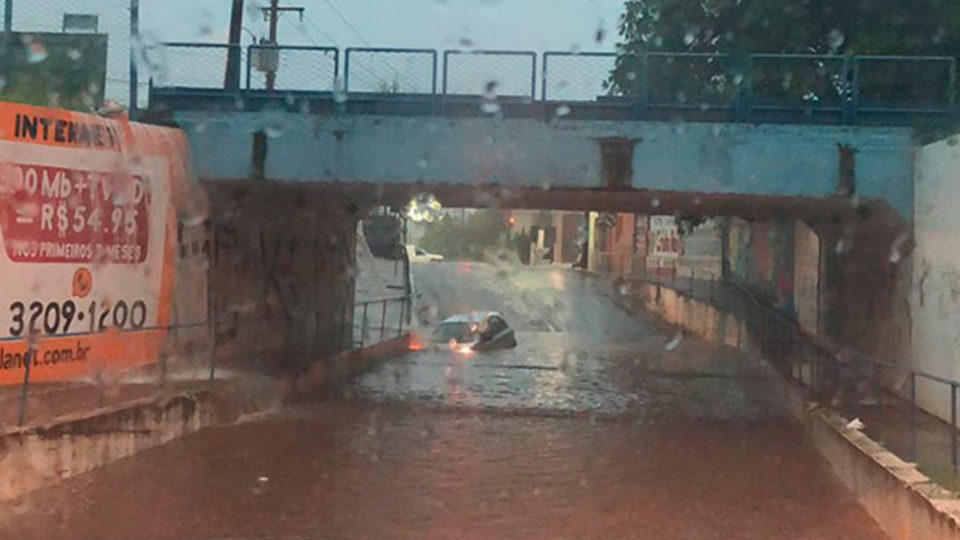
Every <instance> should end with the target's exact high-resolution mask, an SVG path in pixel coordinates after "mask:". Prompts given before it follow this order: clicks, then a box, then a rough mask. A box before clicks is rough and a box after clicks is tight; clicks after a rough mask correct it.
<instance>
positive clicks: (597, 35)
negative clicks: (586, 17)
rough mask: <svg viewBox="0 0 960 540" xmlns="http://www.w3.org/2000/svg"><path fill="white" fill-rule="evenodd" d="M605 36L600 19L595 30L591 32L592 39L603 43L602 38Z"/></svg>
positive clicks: (605, 32)
mask: <svg viewBox="0 0 960 540" xmlns="http://www.w3.org/2000/svg"><path fill="white" fill-rule="evenodd" d="M606 37H607V31H606V29H604V27H603V21H600V25H599V26H598V27H597V30H596V31H595V32H594V33H593V40H594V41H596V42H597V43H603V40H604V38H606Z"/></svg>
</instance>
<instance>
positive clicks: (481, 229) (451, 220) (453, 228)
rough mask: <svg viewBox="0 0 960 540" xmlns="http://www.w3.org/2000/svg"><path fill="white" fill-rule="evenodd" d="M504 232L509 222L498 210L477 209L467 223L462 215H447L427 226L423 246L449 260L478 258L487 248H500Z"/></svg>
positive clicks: (422, 241) (468, 217) (467, 219)
mask: <svg viewBox="0 0 960 540" xmlns="http://www.w3.org/2000/svg"><path fill="white" fill-rule="evenodd" d="M505 231H506V223H505V220H504V216H503V214H502V213H501V212H500V211H499V210H492V209H482V210H477V211H475V212H472V213H471V214H470V215H468V216H467V218H466V220H465V222H463V221H461V219H460V216H456V217H454V216H451V215H449V214H446V213H444V214H443V215H442V216H441V217H440V219H438V220H436V221H434V222H432V223H428V224H427V225H426V228H425V230H424V233H423V237H422V238H421V239H420V246H421V247H423V249H425V250H427V251H430V252H432V253H438V254H440V255H443V256H444V257H447V258H464V259H479V258H480V257H481V255H482V254H483V250H484V249H487V248H489V247H493V246H496V245H497V243H498V242H499V241H500V239H501V237H502V236H503V233H504V232H505Z"/></svg>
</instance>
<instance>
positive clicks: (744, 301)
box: [629, 271, 960, 488]
mask: <svg viewBox="0 0 960 540" xmlns="http://www.w3.org/2000/svg"><path fill="white" fill-rule="evenodd" d="M704 277H706V276H701V278H700V279H697V278H696V276H694V275H693V274H692V273H691V274H690V276H689V277H686V276H685V277H681V276H678V275H677V272H676V271H674V272H673V273H672V274H671V275H670V276H666V277H664V276H651V275H647V274H645V273H643V274H640V275H633V276H629V279H632V280H636V281H641V282H645V283H648V284H650V285H654V286H659V287H668V288H670V289H672V290H674V291H676V292H677V293H678V294H681V295H684V296H689V297H691V298H696V299H698V300H700V301H706V302H708V303H710V304H712V305H713V306H714V307H716V308H717V309H720V310H723V311H725V312H727V313H728V314H731V315H733V316H735V317H736V318H737V319H739V320H740V321H741V323H742V325H743V327H744V328H745V329H746V330H747V332H749V334H750V338H751V339H752V340H753V342H754V343H755V344H756V345H757V346H758V348H759V349H760V352H761V353H762V354H763V355H764V356H765V357H766V358H767V359H768V360H769V361H770V362H771V364H772V365H773V366H774V367H775V368H776V369H777V370H778V371H779V372H780V373H781V374H783V375H784V376H787V377H789V378H790V379H792V380H794V381H796V382H797V383H799V384H801V385H803V387H804V388H805V389H806V393H807V398H808V399H810V400H812V401H815V402H817V403H819V404H821V405H822V406H825V407H839V408H840V409H841V410H842V411H843V412H845V413H847V415H848V416H850V417H859V418H862V419H864V420H865V423H866V425H867V427H866V428H865V429H867V430H868V432H869V431H870V430H871V429H875V430H877V433H876V434H875V438H882V439H883V440H884V444H885V446H887V448H888V449H889V450H891V451H893V452H894V453H897V454H899V455H900V456H901V457H902V458H904V459H905V460H907V461H910V462H919V465H920V467H921V469H927V472H928V474H933V475H939V478H935V479H936V480H938V481H941V482H943V481H944V480H946V483H949V484H951V486H950V487H953V488H958V487H960V483H958V482H960V477H958V476H957V475H958V472H960V425H958V418H957V416H958V412H957V397H958V396H957V394H958V391H960V390H958V389H960V381H958V380H954V379H949V378H946V377H941V376H939V375H935V374H933V373H929V372H926V371H923V370H919V369H916V368H914V367H912V366H910V365H905V364H894V363H890V362H886V361H883V360H879V359H876V358H872V357H870V356H869V355H866V354H863V353H860V352H858V351H854V350H851V349H849V348H846V347H843V346H841V345H839V344H837V343H834V342H831V341H830V340H828V339H825V338H823V337H820V336H814V335H812V334H810V333H809V332H806V331H805V330H803V329H802V328H801V327H800V326H799V324H797V322H796V321H795V320H793V319H792V318H790V317H789V316H787V315H786V314H784V313H783V312H781V311H780V310H778V309H777V308H775V307H773V306H771V305H769V304H768V303H767V302H766V301H764V300H763V299H761V298H759V297H758V296H756V295H755V294H753V293H751V292H750V291H749V290H747V289H745V288H743V287H742V286H740V285H737V284H733V283H728V282H726V281H724V280H722V279H718V278H717V277H716V276H713V275H711V276H709V278H707V279H703V278H704ZM736 339H737V344H738V346H739V345H740V343H741V340H742V339H746V336H741V335H740V334H739V333H738V334H737V337H736ZM924 386H925V387H926V389H927V390H928V392H927V394H926V398H927V399H926V400H925V401H926V402H927V405H926V407H927V408H925V407H924V405H921V404H920V403H919V401H920V399H919V396H918V388H919V387H924ZM936 392H943V393H942V394H940V397H942V398H945V399H943V400H940V401H941V404H942V402H944V401H946V399H949V405H948V406H947V409H948V410H949V420H946V419H941V418H940V417H939V416H937V415H938V414H940V415H943V414H946V412H947V411H946V410H943V411H939V412H936V411H933V410H931V409H929V407H930V404H931V403H935V402H936V401H937V399H936V398H937V394H936ZM883 425H886V426H887V429H886V431H884V430H883V427H882V426H883ZM937 430H940V433H941V434H942V439H941V440H940V441H937V440H936V437H935V436H933V435H935V433H936V432H937ZM897 433H899V434H900V435H902V437H901V439H900V440H897V438H896V434H897ZM920 433H923V434H924V435H925V437H926V438H927V442H926V445H925V446H923V445H921V444H920V441H919V434H920ZM931 438H933V439H934V440H933V441H932V442H931V441H930V439H931ZM938 442H941V443H943V444H945V445H947V446H948V447H949V449H945V448H943V447H941V446H940V445H939V444H937V443H938ZM943 451H947V452H949V464H950V468H952V477H947V478H945V477H944V471H942V470H938V467H937V465H936V464H935V462H936V460H937V459H940V458H943V459H944V462H946V461H947V459H946V458H947V456H946V455H945V454H942V453H941V454H939V455H940V458H938V457H937V454H938V452H943Z"/></svg>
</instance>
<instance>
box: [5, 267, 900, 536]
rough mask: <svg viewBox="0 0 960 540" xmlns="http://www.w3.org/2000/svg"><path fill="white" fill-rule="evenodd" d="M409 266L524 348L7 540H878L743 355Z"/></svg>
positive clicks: (224, 435)
mask: <svg viewBox="0 0 960 540" xmlns="http://www.w3.org/2000/svg"><path fill="white" fill-rule="evenodd" d="M415 271H416V274H415V279H416V285H417V288H418V291H419V292H421V293H423V296H422V297H421V299H420V306H421V307H426V309H425V310H424V311H423V313H422V314H423V315H424V316H425V317H427V318H438V317H443V316H445V315H447V314H449V313H452V312H457V311H462V310H465V309H498V310H500V311H501V312H503V314H504V315H505V317H506V318H507V320H508V321H509V322H510V323H511V324H513V325H514V326H515V327H516V328H517V330H518V341H519V342H520V345H519V346H518V347H517V348H516V349H512V350H507V351H498V352H495V353H490V354H482V355H480V354H478V355H475V356H469V357H465V356H463V355H453V354H451V353H437V352H419V353H414V354H411V355H408V356H406V357H404V358H400V359H396V360H393V361H391V362H387V363H386V364H384V365H383V366H382V367H381V368H379V369H378V370H376V371H374V372H371V373H369V374H367V375H365V376H363V377H361V378H360V379H358V380H357V381H355V383H354V384H353V385H352V386H351V387H350V388H348V389H347V391H346V392H345V394H346V395H345V397H344V398H342V399H341V398H338V399H334V400H331V401H324V402H320V403H308V404H302V405H299V406H297V407H292V408H289V409H286V410H284V411H281V412H280V413H276V414H273V415H271V416H269V417H265V418H259V419H255V420H251V421H248V422H244V423H240V424H237V425H233V426H226V427H222V428H216V429H209V430H205V431H203V432H201V433H198V434H195V435H192V436H190V437H187V438H185V439H182V440H179V441H175V442H173V443H170V444H168V445H166V446H164V447H161V448H156V449H153V450H150V451H147V452H145V453H143V454H140V455H139V456H137V457H135V458H133V459H129V460H124V461H121V462H118V463H115V464H113V465H110V466H108V467H104V468H102V469H100V470H97V471H94V472H93V473H91V474H88V475H84V476H82V477H78V478H75V479H72V480H69V481H67V482H65V483H64V484H63V485H62V486H59V487H56V488H49V489H44V490H40V491H38V492H35V493H34V494H32V495H31V496H30V497H29V498H27V499H26V500H24V501H20V502H18V503H17V504H15V505H9V507H8V508H6V509H4V510H3V511H2V512H0V519H2V520H3V521H2V522H0V532H3V533H4V534H0V537H3V538H145V537H154V538H159V537H164V538H221V537H229V538H264V537H269V538H273V537H289V538H351V539H352V538H469V539H473V538H477V539H480V538H571V539H572V538H598V539H600V538H603V539H607V538H692V539H695V538H704V539H706V538H711V539H713V538H748V539H749V538H756V539H771V538H791V539H793V538H823V539H828V538H829V539H833V538H871V539H872V538H882V537H883V536H882V534H881V533H880V532H879V530H878V529H877V527H876V525H875V524H874V523H873V522H872V521H871V520H870V518H869V517H868V516H867V515H866V514H865V512H864V511H863V510H862V509H861V508H860V507H859V506H857V505H856V504H855V502H854V501H853V500H852V498H851V497H850V496H849V495H848V494H847V493H845V492H844V491H843V490H842V488H841V487H840V485H839V484H838V483H837V482H836V481H835V480H834V479H833V478H832V476H831V475H830V474H829V472H828V471H827V469H826V465H825V463H824V462H823V461H822V460H821V459H820V458H819V457H818V456H817V455H816V454H815V452H814V451H813V450H812V449H811V448H810V447H809V446H808V445H807V444H806V443H805V442H804V440H803V434H802V431H801V430H800V429H799V427H797V426H795V425H793V424H791V423H789V422H788V421H787V420H786V419H785V418H784V416H783V413H782V412H781V411H780V410H779V408H777V407H776V405H775V403H774V401H773V400H772V398H771V397H770V396H769V395H768V394H767V392H766V391H765V385H764V381H763V379H762V377H760V376H759V374H758V372H757V370H756V369H754V367H753V366H752V365H751V363H750V362H749V361H748V360H747V359H745V358H743V357H741V356H740V355H738V354H736V353H734V352H732V351H730V350H727V349H721V348H718V347H714V346H710V345H708V344H704V343H701V342H698V341H697V340H694V339H690V338H684V339H682V340H680V341H679V343H677V342H676V340H674V339H673V336H671V335H669V334H668V333H665V332H663V331H661V330H658V329H657V328H656V327H655V326H654V325H652V324H648V323H645V322H643V321H640V320H637V319H635V318H633V317H631V316H629V315H627V314H626V313H624V312H621V311H620V310H618V309H617V308H616V307H615V306H614V305H613V303H612V302H611V301H610V300H609V299H608V298H606V297H604V296H603V291H602V290H601V289H600V288H599V287H598V286H597V285H596V284H595V283H594V282H593V281H592V280H590V279H587V278H583V277H581V276H579V275H577V274H575V273H572V272H566V271H558V270H551V269H523V270H513V269H508V268H504V267H496V266H488V265H463V264H458V263H443V264H431V265H417V266H415ZM430 306H435V307H434V308H430Z"/></svg>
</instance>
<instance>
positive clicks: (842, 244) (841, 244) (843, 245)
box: [835, 238, 847, 253]
mask: <svg viewBox="0 0 960 540" xmlns="http://www.w3.org/2000/svg"><path fill="white" fill-rule="evenodd" d="M846 249H847V242H846V240H844V239H843V238H841V239H839V240H837V245H836V248H835V251H836V252H837V253H843V252H844V251H846Z"/></svg>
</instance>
